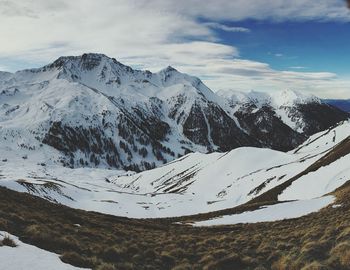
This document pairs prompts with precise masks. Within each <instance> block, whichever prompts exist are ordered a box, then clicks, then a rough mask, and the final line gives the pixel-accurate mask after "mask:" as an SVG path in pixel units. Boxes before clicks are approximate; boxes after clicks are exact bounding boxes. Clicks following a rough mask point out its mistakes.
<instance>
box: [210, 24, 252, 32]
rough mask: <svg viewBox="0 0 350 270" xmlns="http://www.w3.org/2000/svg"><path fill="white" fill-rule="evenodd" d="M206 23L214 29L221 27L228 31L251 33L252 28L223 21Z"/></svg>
mask: <svg viewBox="0 0 350 270" xmlns="http://www.w3.org/2000/svg"><path fill="white" fill-rule="evenodd" d="M204 25H206V26H208V27H210V28H213V29H220V30H223V31H226V32H233V33H234V32H241V33H249V32H251V30H250V29H248V28H245V27H239V26H227V25H224V24H221V23H216V22H208V23H205V24H204Z"/></svg>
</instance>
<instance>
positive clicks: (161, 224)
mask: <svg viewBox="0 0 350 270" xmlns="http://www.w3.org/2000/svg"><path fill="white" fill-rule="evenodd" d="M335 194H336V195H337V198H338V203H340V204H342V206H341V207H338V208H332V207H327V208H325V209H323V210H322V211H320V212H318V213H314V214H311V215H308V216H305V217H302V218H299V219H292V220H285V221H278V222H272V223H260V224H246V225H242V224H241V225H233V226H223V227H216V228H191V227H188V226H183V225H171V224H169V222H168V221H167V220H135V219H127V218H118V217H113V216H108V215H103V214H98V213H94V212H86V211H82V210H76V209H71V208H68V207H65V206H62V205H57V204H52V203H50V202H47V201H45V200H42V199H40V198H36V197H33V196H31V195H28V194H24V193H17V192H14V191H10V190H7V189H4V188H0V230H5V231H8V232H10V233H13V234H15V235H17V236H19V237H20V238H21V240H22V241H24V242H26V243H31V244H34V245H36V246H38V247H41V248H44V249H47V250H50V251H54V252H57V253H60V254H63V256H62V260H63V261H66V262H69V263H71V264H74V265H76V266H86V267H93V268H95V269H106V270H107V269H173V268H175V269H302V268H303V267H306V266H308V267H309V268H308V267H306V268H304V269H339V270H341V269H349V265H350V202H349V195H348V194H350V184H347V185H344V186H343V187H342V188H340V189H338V190H337V191H336V192H335ZM75 224H80V225H81V227H79V226H76V225H75ZM0 251H1V249H0ZM113 265H114V266H113ZM310 265H311V266H313V267H311V266H310ZM114 267H115V268H114ZM258 267H260V268H258ZM264 267H265V268H264ZM327 267H328V268H327Z"/></svg>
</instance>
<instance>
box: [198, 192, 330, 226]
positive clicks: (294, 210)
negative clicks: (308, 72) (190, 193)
mask: <svg viewBox="0 0 350 270" xmlns="http://www.w3.org/2000/svg"><path fill="white" fill-rule="evenodd" d="M333 202H334V197H333V196H325V197H321V198H315V199H311V200H301V201H292V202H282V203H279V204H275V205H269V206H265V207H262V208H260V209H258V210H255V211H247V212H243V213H241V214H237V215H226V216H222V217H219V218H215V219H210V220H205V221H200V222H196V223H194V224H193V226H216V225H232V224H238V223H257V222H269V221H277V220H283V219H290V218H297V217H301V216H304V215H307V214H310V213H313V212H317V211H319V210H320V209H322V208H324V207H326V206H327V205H329V204H331V203H333Z"/></svg>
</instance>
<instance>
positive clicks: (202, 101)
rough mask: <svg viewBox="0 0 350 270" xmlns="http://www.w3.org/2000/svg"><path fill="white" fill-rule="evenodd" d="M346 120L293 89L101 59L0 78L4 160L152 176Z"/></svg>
mask: <svg viewBox="0 0 350 270" xmlns="http://www.w3.org/2000/svg"><path fill="white" fill-rule="evenodd" d="M347 117H348V114H346V113H344V112H342V111H340V110H338V109H335V108H333V107H331V106H328V105H325V104H323V103H322V102H320V101H319V100H318V99H317V98H314V97H312V98H304V97H302V96H300V95H299V94H298V95H297V94H296V93H295V92H290V91H287V92H282V93H281V94H280V95H275V96H273V97H272V96H271V95H270V96H269V95H266V94H262V93H260V94H259V93H249V94H240V96H239V98H237V95H236V96H235V95H230V96H227V93H226V96H225V95H223V94H220V95H218V94H216V93H213V92H212V91H211V90H210V89H209V88H208V87H206V86H205V85H204V84H203V83H202V82H201V80H200V79H198V78H195V77H192V76H189V75H186V74H183V73H180V72H178V71H177V70H175V69H173V68H172V67H168V68H166V69H164V70H161V71H160V72H158V73H151V72H149V71H140V70H134V69H132V68H130V67H128V66H125V65H123V64H121V63H119V62H118V61H116V60H115V59H113V58H109V57H107V56H105V55H102V54H84V55H82V56H69V57H60V58H59V59H57V60H56V61H54V62H53V63H52V64H49V65H47V66H44V67H42V68H38V69H30V70H23V71H18V72H16V73H13V74H12V73H5V72H2V73H0V140H1V155H2V157H3V159H10V158H13V159H15V158H24V159H32V160H36V162H37V163H39V164H43V165H47V164H63V165H65V166H69V167H100V168H119V169H126V170H133V171H139V170H145V169H150V168H154V167H156V166H159V165H162V164H164V163H167V162H169V161H172V160H174V159H176V158H178V157H180V156H183V155H185V154H187V153H189V152H201V153H207V152H213V151H219V152H220V151H221V152H222V151H228V150H231V149H235V148H237V147H240V146H254V147H268V148H272V149H279V150H290V149H292V148H294V147H295V146H297V145H299V144H300V143H301V142H303V141H304V140H305V139H306V138H307V136H308V135H311V134H313V133H315V132H318V131H320V130H323V129H326V128H328V127H330V126H332V125H334V124H336V123H337V122H339V121H341V120H344V119H346V118H347Z"/></svg>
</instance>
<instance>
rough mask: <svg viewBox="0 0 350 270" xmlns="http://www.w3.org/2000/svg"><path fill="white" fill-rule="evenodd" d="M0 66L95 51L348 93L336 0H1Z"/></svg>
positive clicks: (348, 42)
mask: <svg viewBox="0 0 350 270" xmlns="http://www.w3.org/2000/svg"><path fill="white" fill-rule="evenodd" d="M0 37H1V45H0V70H6V71H16V70H19V69H24V68H29V67H38V66H42V65H44V64H47V63H49V62H51V61H53V60H55V59H56V58H58V57H59V56H61V55H79V54H82V53H85V52H100V53H104V54H107V55H108V56H111V57H115V58H117V59H118V60H119V61H121V62H123V63H125V64H128V65H131V66H132V67H135V68H140V69H149V70H151V71H158V70H160V69H162V68H164V67H166V66H168V65H171V66H173V67H175V68H177V69H178V70H179V71H182V72H186V73H190V74H191V75H195V76H198V77H200V78H201V79H202V80H203V81H204V82H205V83H206V84H207V85H208V86H209V87H210V88H211V89H212V90H214V91H216V90H220V89H233V90H241V91H248V90H252V89H254V90H258V91H259V90H260V91H275V90H281V89H294V90H299V91H308V92H311V93H314V94H316V95H318V96H320V97H332V98H350V72H349V71H350V70H349V67H350V64H349V63H350V11H349V9H347V8H346V4H345V1H343V0H317V1H315V0H293V1H290V0H215V1H211V0H207V1H202V0H176V1H175V0H99V1H95V0H74V1H71V0H0Z"/></svg>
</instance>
